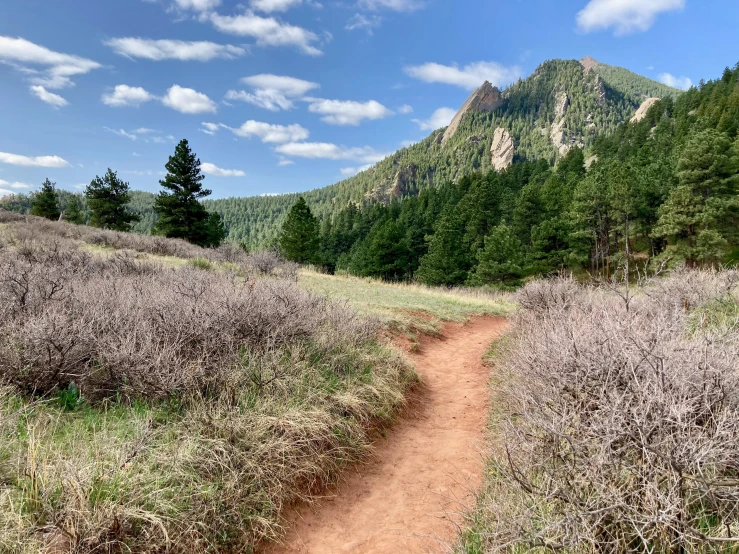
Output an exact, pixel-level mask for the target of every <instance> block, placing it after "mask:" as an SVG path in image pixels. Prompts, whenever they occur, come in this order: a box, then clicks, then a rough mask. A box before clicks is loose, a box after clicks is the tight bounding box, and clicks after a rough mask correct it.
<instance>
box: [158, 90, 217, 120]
mask: <svg viewBox="0 0 739 554" xmlns="http://www.w3.org/2000/svg"><path fill="white" fill-rule="evenodd" d="M162 104H164V105H165V106H167V107H168V108H172V109H173V110H177V111H178V112H180V113H186V114H196V113H215V112H216V111H217V107H216V103H215V102H213V100H211V99H210V98H208V96H206V95H205V94H203V93H202V92H198V91H196V90H193V89H191V88H183V87H181V86H179V85H173V86H172V87H170V88H169V90H168V91H167V94H166V95H165V96H164V98H162Z"/></svg>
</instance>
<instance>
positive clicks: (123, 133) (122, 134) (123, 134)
mask: <svg viewBox="0 0 739 554" xmlns="http://www.w3.org/2000/svg"><path fill="white" fill-rule="evenodd" d="M103 129H105V130H106V131H110V132H111V133H113V134H115V135H118V136H119V137H125V138H127V139H131V140H136V139H137V138H138V137H137V136H136V134H134V133H127V132H126V131H124V130H123V129H111V128H110V127H103Z"/></svg>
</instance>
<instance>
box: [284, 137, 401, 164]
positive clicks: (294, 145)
mask: <svg viewBox="0 0 739 554" xmlns="http://www.w3.org/2000/svg"><path fill="white" fill-rule="evenodd" d="M275 151H276V152H278V153H279V154H284V155H286V156H296V157H299V158H311V159H326V160H357V161H360V162H364V163H375V162H379V161H380V160H382V159H383V158H386V157H387V154H386V153H382V152H377V151H376V150H375V149H374V148H371V147H369V146H365V147H362V148H357V147H355V148H347V147H344V146H337V145H336V144H330V143H327V142H289V143H287V144H281V145H280V146H278V147H277V148H275Z"/></svg>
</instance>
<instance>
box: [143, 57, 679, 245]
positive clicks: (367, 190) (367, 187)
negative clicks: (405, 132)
mask: <svg viewBox="0 0 739 554" xmlns="http://www.w3.org/2000/svg"><path fill="white" fill-rule="evenodd" d="M680 93H681V91H679V90H677V89H673V88H670V87H667V86H665V85H662V84H660V83H657V82H655V81H652V80H651V79H648V78H646V77H643V76H641V75H637V74H635V73H632V72H631V71H628V70H626V69H623V68H620V67H613V66H609V65H606V64H602V63H600V62H598V61H596V60H594V59H593V58H590V57H586V58H583V59H582V60H580V61H576V60H550V61H547V62H544V63H543V64H541V65H540V66H539V67H538V68H537V69H536V70H535V71H534V72H533V73H532V74H531V75H530V76H529V77H528V78H526V79H523V80H519V81H518V82H516V83H514V84H513V85H511V86H509V87H508V88H507V89H505V90H503V91H501V90H500V89H498V88H497V87H494V86H492V85H491V84H490V83H488V82H485V83H483V84H482V85H481V86H480V88H478V89H477V90H475V91H474V92H473V93H472V94H471V95H470V97H469V98H468V99H467V101H466V102H465V103H464V104H463V105H462V107H461V108H460V110H459V112H458V113H457V114H456V115H455V117H454V119H453V120H452V122H451V123H450V125H449V126H448V127H447V128H445V129H439V130H437V131H434V132H433V133H431V135H429V136H428V137H427V138H426V139H424V140H423V141H421V142H419V143H417V144H414V145H412V146H409V147H407V148H403V149H401V150H399V151H397V152H395V153H394V154H392V155H390V156H388V157H387V158H385V159H384V160H382V161H380V162H379V163H377V164H376V165H375V166H374V167H372V168H370V169H368V170H366V171H363V172H361V173H359V174H358V175H355V176H353V177H350V178H348V179H346V180H344V181H341V182H339V183H336V184H334V185H330V186H327V187H324V188H321V189H316V190H313V191H309V192H305V193H303V194H302V196H304V197H305V199H306V200H307V201H308V203H309V204H310V206H311V208H312V210H313V211H314V213H316V214H317V215H318V216H321V217H326V216H329V215H331V214H333V213H336V212H337V211H338V210H339V209H341V208H343V207H345V206H346V205H347V204H348V203H349V202H353V203H356V204H359V205H364V204H369V203H375V202H381V203H386V202H389V201H390V200H392V199H393V198H402V197H405V196H411V195H416V194H418V192H419V191H420V190H422V189H424V188H426V187H436V186H438V185H440V184H442V183H444V182H448V181H457V180H458V179H459V178H461V177H462V176H464V175H466V174H469V173H471V172H475V171H481V172H486V171H489V170H490V169H497V170H503V169H505V168H506V167H508V166H509V165H510V164H511V163H513V162H514V161H515V160H537V159H546V160H548V161H549V162H550V163H552V164H555V163H556V162H557V160H559V159H561V158H562V157H563V156H564V155H565V154H567V152H568V151H569V150H570V149H572V148H573V147H580V148H583V149H585V150H586V151H587V150H588V149H589V148H590V146H591V145H592V144H593V141H594V140H595V139H596V138H597V137H599V136H603V135H608V134H610V133H612V132H613V131H614V130H615V129H616V128H617V127H618V125H620V124H621V123H623V122H625V121H628V120H630V119H631V118H632V117H634V116H635V114H637V112H638V110H639V108H640V106H642V104H644V103H645V102H647V103H649V102H654V100H653V99H654V98H665V97H670V98H676V97H677V96H678V95H679V94H680ZM642 111H644V110H642ZM153 198H154V197H153V195H151V196H149V195H146V194H145V193H141V194H139V195H137V196H136V198H135V202H133V203H132V208H133V209H135V210H136V211H138V212H139V213H140V214H141V215H142V216H143V217H142V221H141V222H140V223H139V225H138V226H137V228H136V230H137V231H140V232H147V230H148V229H149V228H150V227H151V225H152V224H153V221H154V220H153V217H152V216H153V214H152V212H151V208H152V206H153V201H154V200H153ZM297 198H298V195H296V194H290V195H284V196H277V197H251V198H227V199H221V200H206V201H205V204H206V206H207V207H208V209H209V210H212V211H215V212H218V213H220V214H221V216H222V217H223V220H224V222H225V224H226V226H227V228H228V229H229V239H230V240H234V241H238V242H243V243H245V244H247V245H249V246H257V245H261V244H265V243H268V242H269V241H270V240H272V239H274V237H275V236H276V234H277V232H278V230H279V228H280V225H281V223H282V220H283V219H284V217H285V215H286V213H287V210H288V209H289V208H290V206H292V204H294V203H295V201H296V199H297Z"/></svg>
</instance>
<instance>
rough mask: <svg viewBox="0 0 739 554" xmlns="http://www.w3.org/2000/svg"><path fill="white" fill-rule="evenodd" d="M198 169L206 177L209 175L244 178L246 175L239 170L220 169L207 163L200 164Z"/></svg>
mask: <svg viewBox="0 0 739 554" xmlns="http://www.w3.org/2000/svg"><path fill="white" fill-rule="evenodd" d="M200 169H201V170H202V171H203V173H205V174H206V175H211V176H213V177H244V176H245V175H246V173H244V172H243V171H241V170H240V169H221V168H220V167H218V166H216V165H214V164H212V163H207V162H206V163H203V164H201V166H200Z"/></svg>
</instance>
